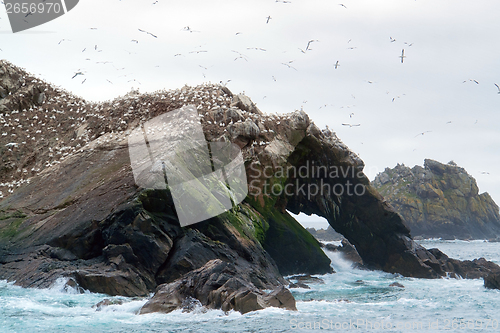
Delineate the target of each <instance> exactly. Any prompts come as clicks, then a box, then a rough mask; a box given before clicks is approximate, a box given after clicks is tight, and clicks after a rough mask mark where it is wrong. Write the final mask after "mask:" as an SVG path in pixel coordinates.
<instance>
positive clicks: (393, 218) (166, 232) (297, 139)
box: [0, 62, 449, 312]
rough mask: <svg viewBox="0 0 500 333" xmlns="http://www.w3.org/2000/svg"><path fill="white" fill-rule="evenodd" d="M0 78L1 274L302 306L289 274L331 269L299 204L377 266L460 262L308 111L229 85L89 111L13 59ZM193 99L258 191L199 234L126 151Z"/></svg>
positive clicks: (119, 291) (131, 98) (415, 269)
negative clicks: (293, 298)
mask: <svg viewBox="0 0 500 333" xmlns="http://www.w3.org/2000/svg"><path fill="white" fill-rule="evenodd" d="M0 75H1V76H0V87H2V90H0V93H1V99H0V123H1V126H2V127H1V131H0V132H1V133H0V153H1V161H0V191H1V192H2V193H1V194H0V195H1V197H2V198H0V199H1V201H0V279H8V280H15V281H16V283H17V284H18V285H21V286H25V287H46V286H49V285H50V284H51V283H53V282H54V281H55V280H56V279H57V278H60V277H66V278H67V279H68V283H70V284H73V285H79V286H80V287H81V288H84V289H88V290H90V291H93V292H102V293H107V294H110V295H127V296H133V295H147V294H148V293H150V292H152V291H154V290H158V292H159V293H160V294H161V293H162V291H165V290H167V291H168V290H171V289H172V288H174V289H175V288H177V287H176V286H179V287H181V286H182V288H181V289H179V293H178V294H177V295H176V296H175V297H174V298H170V299H169V300H164V301H162V300H160V301H159V303H160V304H163V303H164V302H170V303H169V304H171V305H172V306H169V307H167V308H168V309H169V310H171V309H173V308H177V307H182V306H183V305H182V304H184V302H185V301H189V300H190V299H192V298H196V299H198V300H203V302H204V303H203V304H204V305H207V306H211V307H219V308H220V307H223V308H225V309H237V310H238V309H239V311H242V312H246V311H251V310H252V309H257V308H261V307H263V306H268V305H272V306H283V307H285V308H294V303H293V302H290V299H289V298H290V297H289V296H290V294H289V293H287V291H286V290H283V288H282V286H283V285H286V281H285V280H284V279H283V277H282V276H283V275H287V274H294V273H309V274H323V273H329V272H332V268H331V267H330V261H329V259H328V258H327V257H326V255H325V254H324V253H323V252H322V250H321V248H320V244H319V243H318V242H317V241H316V240H315V239H314V238H313V237H312V236H311V235H310V234H309V233H308V232H307V231H306V230H305V229H304V228H303V227H302V226H301V225H300V224H299V223H298V222H297V221H295V220H294V219H293V218H292V217H291V215H290V214H288V212H287V210H289V211H292V212H294V213H299V212H303V213H306V214H311V213H314V214H317V215H319V216H323V217H325V218H326V219H327V220H328V221H329V223H330V225H331V226H332V227H333V228H334V229H335V230H337V231H338V232H340V233H342V234H343V235H344V236H345V237H346V238H347V239H348V240H349V242H350V243H351V244H353V245H354V246H355V247H356V249H357V251H358V252H359V254H360V256H361V257H362V259H363V262H364V264H365V266H367V267H372V268H375V269H382V270H385V271H388V272H398V273H401V274H403V275H405V276H415V277H426V278H432V277H438V276H442V275H444V274H445V271H446V270H447V269H448V267H449V266H446V263H445V262H443V261H440V259H439V258H437V257H436V256H435V255H434V254H433V253H436V254H437V252H435V251H434V252H430V251H427V250H425V249H424V248H422V247H421V246H419V245H417V244H416V243H414V242H413V240H412V239H411V237H410V232H409V229H408V227H407V226H406V225H405V224H404V222H403V220H402V219H401V216H400V215H399V214H397V213H396V212H395V211H394V209H393V208H392V207H391V206H390V205H388V204H387V203H386V202H384V201H383V199H382V197H381V196H380V195H379V194H378V192H377V191H376V190H375V189H374V188H373V187H372V186H371V185H370V183H369V181H368V179H367V177H366V176H365V175H364V174H363V172H362V170H363V166H364V165H363V162H362V161H361V160H360V159H359V158H358V157H357V156H356V155H355V154H354V153H353V152H351V151H350V150H349V149H348V148H347V147H346V146H345V145H344V144H343V143H342V142H341V141H340V140H339V139H338V138H337V137H336V135H335V134H334V133H332V132H331V131H329V130H328V129H327V130H320V129H319V128H318V127H316V125H314V123H312V121H311V120H310V119H309V117H308V116H307V114H305V113H304V112H303V111H296V112H293V113H290V114H286V115H266V114H263V113H262V112H261V111H260V110H259V109H258V108H257V107H256V106H255V105H254V104H253V103H252V102H251V101H250V100H249V98H248V97H246V96H243V95H237V96H234V95H233V94H232V93H231V92H230V91H229V90H228V89H227V88H225V87H223V86H219V85H203V86H198V87H183V88H182V89H177V90H175V91H158V92H155V93H151V94H139V93H137V92H131V93H129V94H127V95H126V96H123V97H119V98H117V99H115V100H112V101H108V102H104V103H90V102H87V101H85V100H83V99H81V98H78V97H76V96H74V95H72V94H71V93H69V92H67V91H64V90H61V89H60V88H57V87H54V86H53V85H50V84H47V83H46V82H43V81H41V80H38V79H36V78H35V77H33V76H31V75H30V74H28V73H26V72H25V71H23V70H21V69H19V68H17V67H15V66H13V65H11V64H10V63H7V62H0ZM184 105H193V106H194V107H195V108H196V109H197V111H198V115H199V119H200V122H201V124H202V126H203V132H204V136H205V139H206V140H207V141H208V142H232V143H235V144H237V145H238V146H239V147H240V148H241V151H242V156H243V159H244V166H245V170H246V176H247V182H248V189H249V193H248V195H247V196H246V198H245V200H244V201H243V202H242V203H240V204H239V205H237V206H236V207H234V208H233V209H231V210H229V211H227V212H225V213H223V214H221V215H218V216H216V217H212V218H210V219H208V220H206V221H204V222H201V223H197V224H194V225H190V226H188V227H181V226H180V223H179V219H178V216H177V212H176V210H175V208H174V204H173V198H172V193H171V191H170V188H169V187H168V186H167V187H166V188H165V189H155V190H152V189H143V188H140V187H138V186H137V185H136V184H135V181H134V176H133V172H132V169H131V163H130V156H129V150H128V149H127V147H128V146H127V138H128V136H129V134H130V131H131V130H132V129H134V128H136V127H137V126H138V125H139V124H142V123H144V122H146V121H148V120H149V119H152V118H154V117H156V116H158V115H161V114H165V113H167V112H171V111H172V110H176V109H179V108H181V107H183V106H184ZM180 130H182V129H173V131H180ZM442 257H444V255H442ZM223 272H224V274H223ZM221 274H223V275H221ZM207 279H208V280H207ZM214 279H215V280H214ZM190 281H191V282H192V283H195V284H199V285H200V286H201V285H203V284H205V282H204V281H210V284H209V286H210V288H208V287H207V288H205V289H203V290H197V289H193V288H191V287H189V286H190V285H191V282H190ZM157 288H158V289H157ZM264 289H274V290H275V292H273V293H270V294H266V293H264V292H263V291H262V290H264ZM155 302H156V301H155ZM155 302H153V303H154V304H156V303H155ZM162 302H163V303H162ZM224 304H225V305H224ZM152 308H155V306H154V305H152ZM144 311H146V310H144ZM148 311H149V310H148Z"/></svg>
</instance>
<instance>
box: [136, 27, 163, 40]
mask: <svg viewBox="0 0 500 333" xmlns="http://www.w3.org/2000/svg"><path fill="white" fill-rule="evenodd" d="M138 30H139V31H140V32H144V33H146V34H148V35H151V36H153V37H154V38H158V36H156V35H153V34H152V33H150V32H147V31H145V30H142V29H138Z"/></svg>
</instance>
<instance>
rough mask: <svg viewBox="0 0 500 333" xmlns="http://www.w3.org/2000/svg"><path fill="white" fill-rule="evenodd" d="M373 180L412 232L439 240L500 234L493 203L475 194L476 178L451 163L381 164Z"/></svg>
mask: <svg viewBox="0 0 500 333" xmlns="http://www.w3.org/2000/svg"><path fill="white" fill-rule="evenodd" d="M373 185H374V186H375V187H376V188H377V190H379V191H380V193H381V194H382V195H383V196H384V198H385V199H386V200H387V201H388V202H389V203H390V204H391V205H392V206H393V207H394V208H395V210H396V211H397V212H398V213H400V214H401V215H402V216H403V218H404V219H405V221H406V223H407V225H408V227H409V228H410V230H411V234H412V235H413V236H422V237H424V238H431V237H440V238H442V239H449V240H453V239H490V238H495V237H500V214H499V208H498V205H497V204H496V203H495V202H494V201H493V199H492V198H491V196H490V195H489V194H488V193H486V192H485V193H481V194H479V188H478V186H477V183H476V180H475V179H474V178H473V177H472V176H471V175H469V174H468V173H467V172H466V171H465V169H463V168H461V167H459V166H457V165H456V164H455V163H454V162H450V163H448V164H443V163H439V162H437V161H434V160H430V159H426V160H425V161H424V167H421V166H415V167H413V168H409V167H406V166H405V165H400V164H398V165H397V166H396V167H394V168H393V169H390V168H386V169H385V171H384V172H382V173H380V174H379V175H378V176H377V177H376V178H375V180H374V181H373Z"/></svg>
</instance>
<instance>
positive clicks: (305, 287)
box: [288, 282, 311, 289]
mask: <svg viewBox="0 0 500 333" xmlns="http://www.w3.org/2000/svg"><path fill="white" fill-rule="evenodd" d="M288 288H290V289H293V288H304V289H311V287H309V286H308V285H307V284H305V283H302V282H297V283H293V282H290V284H289V285H288Z"/></svg>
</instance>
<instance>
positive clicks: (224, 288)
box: [140, 259, 297, 314]
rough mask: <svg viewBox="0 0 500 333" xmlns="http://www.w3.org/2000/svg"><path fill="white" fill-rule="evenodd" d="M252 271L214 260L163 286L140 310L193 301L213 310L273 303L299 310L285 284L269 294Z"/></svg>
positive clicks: (168, 309) (250, 308)
mask: <svg viewBox="0 0 500 333" xmlns="http://www.w3.org/2000/svg"><path fill="white" fill-rule="evenodd" d="M249 273H250V272H248V271H242V270H240V269H238V268H237V266H235V265H234V264H232V263H228V262H225V261H222V260H220V259H214V260H211V261H209V262H207V263H206V264H205V265H204V266H203V267H201V268H199V269H196V270H193V271H191V272H189V273H187V274H186V275H184V276H183V277H182V278H179V279H177V280H175V281H174V282H171V283H167V284H163V285H161V286H159V287H158V290H157V291H156V293H155V295H154V297H153V298H152V299H151V300H149V301H148V302H147V303H146V304H145V305H144V306H143V307H142V309H141V312H140V313H141V314H146V313H151V312H164V313H168V312H171V311H173V310H176V309H179V308H186V307H188V306H190V305H191V303H192V302H193V300H196V301H198V302H199V303H200V305H202V306H205V307H207V308H210V309H222V310H223V311H230V310H235V311H239V312H241V313H247V312H250V311H255V310H260V309H264V308H266V307H269V306H273V307H279V308H285V309H287V310H297V308H296V307H295V299H294V298H293V296H292V294H291V293H290V291H288V289H286V288H285V287H283V286H281V287H279V288H276V289H275V290H274V291H272V292H270V293H268V294H266V293H264V292H262V291H260V289H258V288H256V287H255V285H253V284H252V283H251V282H249V281H250V280H251V279H252V278H251V277H250V276H249Z"/></svg>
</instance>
